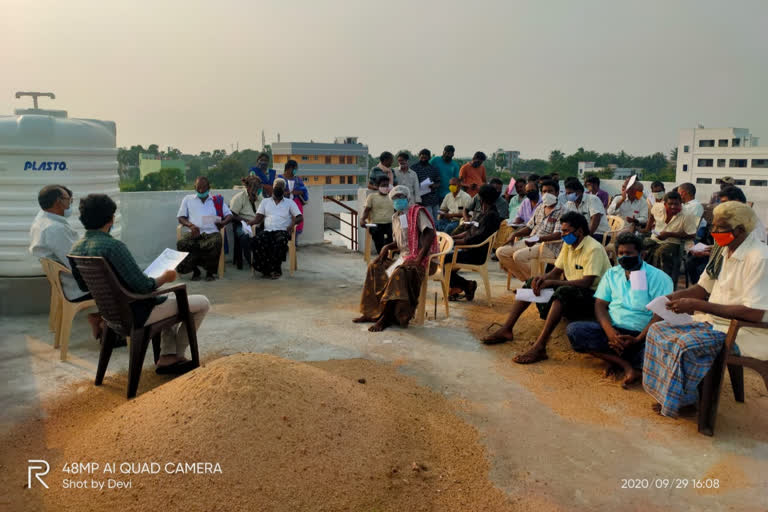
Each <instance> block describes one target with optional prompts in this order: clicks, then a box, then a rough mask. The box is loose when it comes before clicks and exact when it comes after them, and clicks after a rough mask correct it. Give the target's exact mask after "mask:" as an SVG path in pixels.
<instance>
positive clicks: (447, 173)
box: [429, 144, 459, 203]
mask: <svg viewBox="0 0 768 512" xmlns="http://www.w3.org/2000/svg"><path fill="white" fill-rule="evenodd" d="M455 152H456V150H455V149H454V147H453V146H451V145H450V144H449V145H447V146H445V147H444V148H443V155H442V156H437V155H435V156H433V157H432V159H431V160H430V161H429V163H430V164H431V165H432V167H434V168H435V169H437V171H438V172H439V173H440V188H439V189H438V191H437V195H438V196H439V197H440V201H441V203H442V201H443V199H445V196H447V195H448V194H449V192H450V190H449V189H448V187H449V183H450V181H451V178H457V179H458V177H459V164H457V163H456V162H455V161H454V160H453V155H454V153H455Z"/></svg>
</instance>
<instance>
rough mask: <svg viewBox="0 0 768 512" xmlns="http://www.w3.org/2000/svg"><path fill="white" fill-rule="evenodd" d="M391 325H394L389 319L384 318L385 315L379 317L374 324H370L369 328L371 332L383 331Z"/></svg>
mask: <svg viewBox="0 0 768 512" xmlns="http://www.w3.org/2000/svg"><path fill="white" fill-rule="evenodd" d="M390 325H392V324H391V323H390V322H389V321H387V320H385V319H384V317H381V318H379V319H378V320H377V321H376V323H375V324H373V325H372V326H370V327H369V328H368V330H369V331H370V332H381V331H383V330H384V329H386V328H387V327H389V326H390Z"/></svg>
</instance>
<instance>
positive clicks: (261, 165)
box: [248, 151, 277, 197]
mask: <svg viewBox="0 0 768 512" xmlns="http://www.w3.org/2000/svg"><path fill="white" fill-rule="evenodd" d="M248 174H249V175H250V176H257V177H258V178H259V179H260V180H261V185H262V187H263V188H262V195H263V196H264V197H270V196H272V182H274V181H275V177H276V176H277V171H275V170H274V169H270V168H269V154H267V152H266V151H264V152H262V153H261V154H260V155H259V158H257V159H256V166H255V167H251V168H250V169H248Z"/></svg>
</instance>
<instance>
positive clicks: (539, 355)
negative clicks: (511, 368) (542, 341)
mask: <svg viewBox="0 0 768 512" xmlns="http://www.w3.org/2000/svg"><path fill="white" fill-rule="evenodd" d="M546 359H549V356H548V355H547V349H546V348H544V347H539V346H537V345H534V346H533V347H531V349H530V350H529V351H528V352H526V353H524V354H520V355H518V356H515V358H514V359H513V361H514V362H516V363H517V364H533V363H538V362H539V361H544V360H546Z"/></svg>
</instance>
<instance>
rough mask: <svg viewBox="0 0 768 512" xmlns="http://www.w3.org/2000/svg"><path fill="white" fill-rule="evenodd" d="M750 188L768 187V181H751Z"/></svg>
mask: <svg viewBox="0 0 768 512" xmlns="http://www.w3.org/2000/svg"><path fill="white" fill-rule="evenodd" d="M749 186H750V187H768V180H749Z"/></svg>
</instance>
